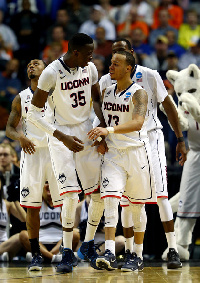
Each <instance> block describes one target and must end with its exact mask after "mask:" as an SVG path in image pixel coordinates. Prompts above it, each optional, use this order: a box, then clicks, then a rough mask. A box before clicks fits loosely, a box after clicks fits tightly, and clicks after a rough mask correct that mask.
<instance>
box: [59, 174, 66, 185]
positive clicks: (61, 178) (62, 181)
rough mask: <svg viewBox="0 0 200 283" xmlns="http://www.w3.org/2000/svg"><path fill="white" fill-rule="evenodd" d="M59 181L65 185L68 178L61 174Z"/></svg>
mask: <svg viewBox="0 0 200 283" xmlns="http://www.w3.org/2000/svg"><path fill="white" fill-rule="evenodd" d="M58 181H59V182H60V183H61V184H64V182H65V181H66V176H65V174H64V173H61V174H59V178H58Z"/></svg>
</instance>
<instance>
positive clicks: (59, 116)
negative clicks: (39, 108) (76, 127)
mask: <svg viewBox="0 0 200 283" xmlns="http://www.w3.org/2000/svg"><path fill="white" fill-rule="evenodd" d="M52 73H53V78H55V80H54V82H52V85H51V82H49V76H52ZM45 80H48V85H47V82H46V81H45ZM97 80H98V73H97V69H96V67H95V65H94V64H93V63H91V62H89V63H88V65H87V66H86V67H85V68H81V67H78V68H76V70H71V69H70V68H69V67H68V66H67V65H66V64H65V63H64V61H63V59H62V58H59V59H58V60H55V61H53V62H52V63H51V64H50V65H48V67H47V68H46V69H45V70H44V71H43V72H42V74H41V76H40V79H39V82H38V88H40V89H42V90H44V91H48V92H49V93H50V94H49V97H48V102H49V107H48V109H47V112H46V114H45V115H46V118H47V120H48V121H49V122H50V123H53V124H55V125H56V124H57V125H69V124H78V123H82V122H84V121H86V120H87V119H88V118H89V116H90V101H91V87H92V85H93V84H95V83H96V82H97Z"/></svg>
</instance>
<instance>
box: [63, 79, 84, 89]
mask: <svg viewBox="0 0 200 283" xmlns="http://www.w3.org/2000/svg"><path fill="white" fill-rule="evenodd" d="M88 84H89V77H87V78H83V79H82V80H81V79H79V80H74V81H69V82H64V83H61V90H72V89H74V88H78V87H82V86H85V85H88Z"/></svg>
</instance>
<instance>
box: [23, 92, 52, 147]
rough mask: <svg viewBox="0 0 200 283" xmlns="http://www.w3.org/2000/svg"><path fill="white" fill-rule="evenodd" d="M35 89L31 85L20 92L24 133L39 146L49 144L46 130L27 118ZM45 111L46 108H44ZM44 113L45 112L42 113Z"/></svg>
mask: <svg viewBox="0 0 200 283" xmlns="http://www.w3.org/2000/svg"><path fill="white" fill-rule="evenodd" d="M33 93H34V92H33V91H32V89H31V88H30V87H28V88H26V89H25V90H23V91H21V92H20V93H19V95H20V98H21V115H22V130H23V133H24V135H25V136H26V137H27V138H29V139H30V140H31V141H32V142H33V143H34V144H35V145H36V146H37V147H45V146H47V138H46V134H45V132H43V131H42V130H40V129H39V128H37V127H36V126H35V125H34V124H32V123H31V122H30V121H28V120H27V112H28V109H29V106H30V104H31V100H32V97H33ZM42 112H44V109H43V110H42ZM41 114H42V115H44V113H41Z"/></svg>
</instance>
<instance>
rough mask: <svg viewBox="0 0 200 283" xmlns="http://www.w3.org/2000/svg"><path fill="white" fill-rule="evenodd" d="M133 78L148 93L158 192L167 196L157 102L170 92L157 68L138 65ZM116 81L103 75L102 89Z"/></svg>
mask: <svg viewBox="0 0 200 283" xmlns="http://www.w3.org/2000/svg"><path fill="white" fill-rule="evenodd" d="M132 80H133V81H134V82H136V83H137V84H139V85H140V86H142V87H143V88H144V89H145V90H146V92H147V94H148V106H147V116H148V124H147V133H148V137H149V142H150V146H151V152H152V163H153V170H154V176H155V180H156V193H157V197H158V198H159V197H165V198H167V197H168V191H167V164H166V157H165V145H164V136H163V133H162V125H161V123H160V121H159V119H158V117H157V103H158V102H159V103H162V102H163V101H164V100H165V98H166V96H167V95H168V93H167V91H166V89H165V86H164V84H163V81H162V79H161V77H160V75H159V74H158V72H157V71H155V70H151V69H149V68H146V67H143V66H139V65H136V66H135V70H134V72H133V74H132ZM114 83H115V81H113V80H111V78H110V75H109V74H107V75H105V76H103V77H102V78H101V79H100V81H99V84H100V89H101V91H103V90H104V89H105V88H106V87H108V86H110V85H112V84H114ZM97 125H98V121H95V126H97ZM126 205H128V203H127V202H126V201H125V200H124V199H123V198H122V200H121V206H126Z"/></svg>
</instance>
